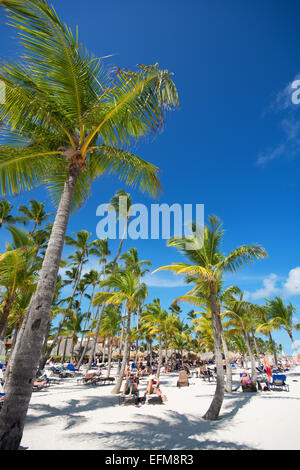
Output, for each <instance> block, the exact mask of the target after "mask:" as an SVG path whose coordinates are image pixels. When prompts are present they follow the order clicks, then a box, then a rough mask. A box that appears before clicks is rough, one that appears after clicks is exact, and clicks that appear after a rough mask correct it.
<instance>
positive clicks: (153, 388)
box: [144, 375, 166, 401]
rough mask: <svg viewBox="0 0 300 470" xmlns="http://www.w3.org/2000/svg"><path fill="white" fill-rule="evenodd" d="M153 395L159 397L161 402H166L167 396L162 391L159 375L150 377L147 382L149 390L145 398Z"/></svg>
mask: <svg viewBox="0 0 300 470" xmlns="http://www.w3.org/2000/svg"><path fill="white" fill-rule="evenodd" d="M152 393H155V394H156V395H158V396H159V397H160V399H161V401H166V396H165V395H163V393H162V391H161V390H160V388H159V378H158V376H157V375H151V376H150V378H149V380H148V382H147V389H146V392H145V395H144V396H145V397H146V395H152Z"/></svg>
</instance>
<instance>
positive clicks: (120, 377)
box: [111, 309, 131, 395]
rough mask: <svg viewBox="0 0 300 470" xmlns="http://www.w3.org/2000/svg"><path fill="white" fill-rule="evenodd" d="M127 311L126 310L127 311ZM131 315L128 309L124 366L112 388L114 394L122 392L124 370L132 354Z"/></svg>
mask: <svg viewBox="0 0 300 470" xmlns="http://www.w3.org/2000/svg"><path fill="white" fill-rule="evenodd" d="M125 312H126V311H125ZM130 317H131V312H130V310H129V309H128V311H127V327H126V337H125V345H124V352H123V360H122V366H121V370H120V374H119V377H118V380H117V383H116V385H115V386H114V388H113V390H112V392H111V393H112V394H113V395H117V394H118V393H119V392H120V389H121V386H122V381H123V377H124V372H125V368H126V364H127V357H128V353H129V354H130V351H129V340H130Z"/></svg>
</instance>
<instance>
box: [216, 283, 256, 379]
mask: <svg viewBox="0 0 300 470" xmlns="http://www.w3.org/2000/svg"><path fill="white" fill-rule="evenodd" d="M243 295H244V294H243V292H241V294H240V295H239V298H238V299H231V300H229V301H228V303H227V309H226V310H225V312H224V315H226V316H227V317H228V318H230V319H231V325H232V326H234V327H235V329H236V330H237V331H240V332H241V333H242V335H243V337H244V339H245V343H246V345H247V349H248V353H249V357H250V361H251V376H252V377H251V378H252V381H253V382H256V376H257V373H256V364H255V356H254V353H253V349H252V346H251V341H250V333H251V331H252V330H253V328H254V315H255V313H256V306H255V305H253V304H252V303H251V302H246V301H244V300H243Z"/></svg>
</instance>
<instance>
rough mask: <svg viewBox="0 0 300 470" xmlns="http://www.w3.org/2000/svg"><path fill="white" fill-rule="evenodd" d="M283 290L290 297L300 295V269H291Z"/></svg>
mask: <svg viewBox="0 0 300 470" xmlns="http://www.w3.org/2000/svg"><path fill="white" fill-rule="evenodd" d="M283 288H284V290H285V291H286V292H287V293H288V295H300V267H297V268H294V269H291V271H290V272H289V277H288V278H287V280H286V282H285V283H284V284H283Z"/></svg>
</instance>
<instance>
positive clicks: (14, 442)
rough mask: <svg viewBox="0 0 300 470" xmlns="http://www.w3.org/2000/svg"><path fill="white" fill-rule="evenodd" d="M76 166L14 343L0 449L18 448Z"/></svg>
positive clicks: (0, 427)
mask: <svg viewBox="0 0 300 470" xmlns="http://www.w3.org/2000/svg"><path fill="white" fill-rule="evenodd" d="M79 172H80V169H79V166H78V165H77V164H70V167H69V171H68V176H67V178H66V182H65V185H64V189H63V193H62V196H61V200H60V203H59V207H58V211H57V214H56V218H55V222H54V225H53V229H52V232H51V235H50V240H49V243H48V247H47V250H46V254H45V257H44V261H43V265H42V268H41V271H40V276H39V281H38V285H37V288H36V291H35V293H34V295H33V297H32V299H31V301H30V305H29V308H28V312H27V313H28V315H27V317H28V318H27V321H26V326H25V330H24V333H23V334H22V335H21V336H22V341H19V340H18V341H17V344H16V348H15V351H16V352H15V354H14V357H13V363H12V366H11V373H10V376H9V380H8V383H7V388H6V390H7V395H6V399H5V402H4V404H3V406H2V410H1V413H0V449H1V450H17V449H18V448H19V445H20V442H21V439H22V435H23V429H24V424H25V419H26V414H27V410H28V405H29V402H30V399H31V395H32V382H33V379H34V377H35V374H36V370H37V366H38V362H39V359H40V356H41V352H42V347H43V342H44V339H45V335H46V331H47V324H48V321H49V314H50V309H51V304H52V300H53V296H54V292H55V285H56V279H57V274H58V270H59V264H60V260H61V254H62V250H63V246H64V240H65V235H66V230H67V226H68V221H69V217H70V211H71V205H72V201H73V197H74V193H75V188H76V183H77V179H78V176H79Z"/></svg>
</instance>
